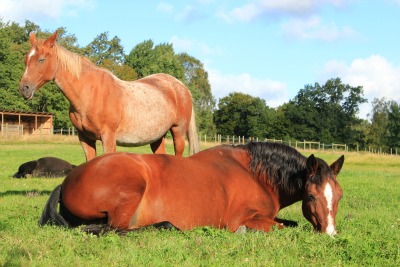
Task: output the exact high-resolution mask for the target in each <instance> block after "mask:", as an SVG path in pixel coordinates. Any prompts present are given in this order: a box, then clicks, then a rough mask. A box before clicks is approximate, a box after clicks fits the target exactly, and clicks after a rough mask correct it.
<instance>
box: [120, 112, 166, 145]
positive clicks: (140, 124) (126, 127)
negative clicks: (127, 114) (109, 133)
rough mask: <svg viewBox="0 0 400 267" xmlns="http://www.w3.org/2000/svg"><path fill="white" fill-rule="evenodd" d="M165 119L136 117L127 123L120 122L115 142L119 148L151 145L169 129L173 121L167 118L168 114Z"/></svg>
mask: <svg viewBox="0 0 400 267" xmlns="http://www.w3.org/2000/svg"><path fill="white" fill-rule="evenodd" d="M165 115H166V116H165V118H162V119H161V118H160V117H162V115H161V114H160V116H158V117H156V118H146V117H143V116H142V115H138V116H137V117H135V118H132V119H131V120H129V121H122V122H121V124H120V125H119V127H118V130H117V132H116V141H117V144H118V145H120V146H142V145H146V144H151V143H153V142H155V141H157V140H159V139H160V138H162V137H163V136H165V134H166V133H167V132H168V131H169V130H170V129H171V127H172V125H173V121H172V120H170V119H169V118H171V117H172V115H170V114H165Z"/></svg>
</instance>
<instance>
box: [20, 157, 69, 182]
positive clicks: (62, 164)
mask: <svg viewBox="0 0 400 267" xmlns="http://www.w3.org/2000/svg"><path fill="white" fill-rule="evenodd" d="M75 167H76V166H75V165H72V164H71V163H69V162H67V161H65V160H62V159H59V158H55V157H44V158H40V159H38V160H32V161H28V162H25V163H24V164H22V165H21V166H19V168H18V172H17V173H15V174H14V175H13V177H14V178H26V177H27V175H30V176H32V177H48V178H50V177H63V176H66V175H67V174H68V173H69V172H70V171H71V170H72V169H73V168H75Z"/></svg>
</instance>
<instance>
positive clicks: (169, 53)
mask: <svg viewBox="0 0 400 267" xmlns="http://www.w3.org/2000/svg"><path fill="white" fill-rule="evenodd" d="M125 64H126V65H128V66H130V67H132V68H133V69H134V70H135V71H136V73H137V74H138V77H139V78H143V77H145V76H148V75H150V74H155V73H167V74H170V75H172V76H174V77H175V78H177V79H179V80H181V81H183V80H184V70H183V67H182V65H181V64H180V62H179V58H178V56H177V55H176V54H175V52H174V49H173V47H172V45H171V44H159V45H156V46H154V43H153V41H152V40H147V41H144V42H142V43H140V44H138V45H136V46H135V47H134V48H133V49H132V50H131V52H130V53H129V55H128V56H126V57H125Z"/></svg>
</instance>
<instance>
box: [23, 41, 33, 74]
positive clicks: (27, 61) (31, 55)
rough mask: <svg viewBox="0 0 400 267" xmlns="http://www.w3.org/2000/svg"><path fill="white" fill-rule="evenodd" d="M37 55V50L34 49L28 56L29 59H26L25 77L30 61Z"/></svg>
mask: <svg viewBox="0 0 400 267" xmlns="http://www.w3.org/2000/svg"><path fill="white" fill-rule="evenodd" d="M35 53H36V50H35V49H34V48H33V49H32V50H31V52H29V54H28V58H27V59H26V69H25V72H24V76H25V75H26V74H27V73H28V63H29V60H30V59H31V57H33V55H35Z"/></svg>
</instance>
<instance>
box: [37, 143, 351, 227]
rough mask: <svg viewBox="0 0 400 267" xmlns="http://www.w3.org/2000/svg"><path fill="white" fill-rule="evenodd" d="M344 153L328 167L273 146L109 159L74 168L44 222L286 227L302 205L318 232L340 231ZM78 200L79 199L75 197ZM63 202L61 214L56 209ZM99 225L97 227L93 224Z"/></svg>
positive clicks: (45, 212)
mask: <svg viewBox="0 0 400 267" xmlns="http://www.w3.org/2000/svg"><path fill="white" fill-rule="evenodd" d="M343 162H344V156H341V157H340V158H339V159H338V160H336V161H335V162H334V163H333V164H332V165H330V166H328V165H327V163H326V162H325V161H323V160H322V159H319V158H316V157H314V155H311V156H309V157H308V158H307V157H304V156H303V155H301V154H300V153H299V152H297V151H296V150H295V149H293V148H291V147H289V146H285V145H281V144H274V143H249V144H246V145H237V146H230V145H222V146H217V147H213V148H210V149H207V150H203V151H201V152H199V153H197V154H195V155H193V156H190V157H188V158H182V157H174V156H171V155H136V154H128V153H113V154H105V155H103V156H100V157H97V158H95V159H94V160H91V161H89V162H86V163H85V164H83V165H81V166H79V167H77V168H76V169H74V170H73V171H72V172H71V173H70V174H69V175H68V176H67V177H66V179H65V180H64V182H63V183H62V184H61V185H60V186H58V187H56V189H55V190H54V191H53V193H52V194H51V196H50V198H49V200H48V202H47V204H46V206H45V208H44V210H43V213H42V216H41V218H40V221H39V224H40V225H45V224H47V223H52V224H56V225H63V226H66V227H76V226H80V225H88V224H91V226H90V228H88V229H91V231H93V232H96V231H97V232H99V229H100V228H102V227H103V228H104V229H105V228H106V227H111V228H112V229H122V230H135V229H138V228H142V227H146V226H150V225H156V224H157V225H158V224H162V225H165V224H163V222H167V224H168V225H172V226H173V227H176V228H178V229H181V230H189V229H192V228H194V227H200V226H212V227H216V228H226V229H228V230H229V231H232V232H235V231H237V230H238V229H239V228H240V227H242V226H245V227H247V228H250V229H256V230H262V231H265V232H268V231H270V230H271V227H273V226H277V227H278V228H281V227H283V225H282V224H281V223H279V221H278V220H277V219H276V216H277V214H278V212H279V210H281V209H283V208H285V207H287V206H289V205H291V204H293V203H295V202H297V201H300V200H302V201H303V205H302V209H303V215H304V216H305V218H306V219H307V220H309V221H310V222H311V224H312V225H313V227H314V229H315V230H316V231H319V232H325V233H327V234H329V235H334V234H335V233H336V221H335V216H336V212H337V210H338V202H339V200H340V198H341V196H342V190H341V188H340V186H339V183H338V181H337V179H336V176H337V175H338V173H339V171H340V170H341V168H342V165H343ZM76 196H79V198H77V197H76ZM58 202H59V203H60V211H59V213H58V212H57V206H58ZM94 225H98V227H99V228H96V227H94Z"/></svg>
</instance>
